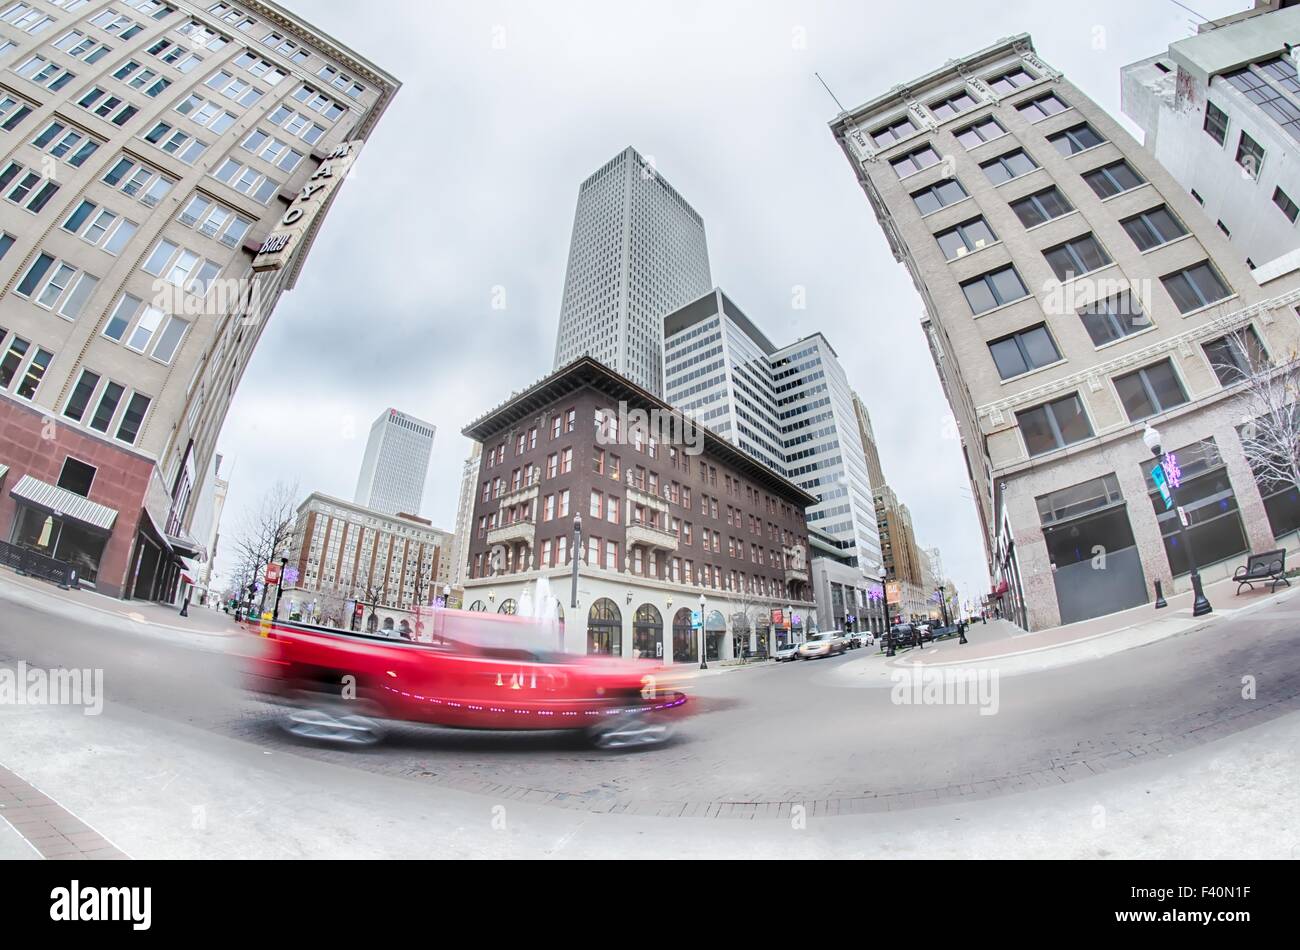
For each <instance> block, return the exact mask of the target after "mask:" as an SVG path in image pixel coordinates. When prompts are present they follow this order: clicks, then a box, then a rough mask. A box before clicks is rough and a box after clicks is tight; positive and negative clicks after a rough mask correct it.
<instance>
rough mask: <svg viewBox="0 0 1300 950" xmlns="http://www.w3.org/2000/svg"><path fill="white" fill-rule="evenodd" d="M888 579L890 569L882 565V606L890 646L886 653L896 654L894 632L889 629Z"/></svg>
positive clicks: (886, 636)
mask: <svg viewBox="0 0 1300 950" xmlns="http://www.w3.org/2000/svg"><path fill="white" fill-rule="evenodd" d="M888 580H889V569H888V568H886V567H883V566H882V567H881V568H880V606H881V609H883V610H884V611H885V644H886V646H888V648H889V649H888V650H887V651H886V653H885V655H886V656H894V655H895V653H894V633H893V631H892V630H890V629H889V627H890V622H889V587H888V586H887V585H886V581H888Z"/></svg>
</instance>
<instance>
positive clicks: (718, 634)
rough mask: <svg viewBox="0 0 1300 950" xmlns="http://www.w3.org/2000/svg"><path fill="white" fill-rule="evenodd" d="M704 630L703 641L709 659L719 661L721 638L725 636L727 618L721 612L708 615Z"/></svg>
mask: <svg viewBox="0 0 1300 950" xmlns="http://www.w3.org/2000/svg"><path fill="white" fill-rule="evenodd" d="M704 629H705V634H706V635H705V638H704V640H705V643H706V644H707V648H708V651H709V654H708V656H709V659H710V660H716V659H719V658H720V657H721V656H722V638H723V637H724V636H726V635H727V618H726V617H724V616H722V611H721V610H715V611H713V612H711V613H710V614H709V619H708V620H707V621H706V622H705V625H704Z"/></svg>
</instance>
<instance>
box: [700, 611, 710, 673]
mask: <svg viewBox="0 0 1300 950" xmlns="http://www.w3.org/2000/svg"><path fill="white" fill-rule="evenodd" d="M704 606H705V600H704V595H703V594H700V669H702V670H707V669H708V668H709V661H708V660H707V659H705V657H706V656H707V655H708V642H707V637H708V635H707V634H706V633H705V630H706V624H705V619H704Z"/></svg>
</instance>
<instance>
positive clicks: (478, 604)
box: [469, 600, 487, 614]
mask: <svg viewBox="0 0 1300 950" xmlns="http://www.w3.org/2000/svg"><path fill="white" fill-rule="evenodd" d="M469 609H470V612H471V613H477V614H483V613H487V604H485V603H483V601H481V600H476V601H474V603H472V604H470V605H469Z"/></svg>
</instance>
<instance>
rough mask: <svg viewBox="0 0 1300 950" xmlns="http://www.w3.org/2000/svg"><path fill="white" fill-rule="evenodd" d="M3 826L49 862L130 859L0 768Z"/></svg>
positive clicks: (83, 824) (59, 807) (54, 802)
mask: <svg viewBox="0 0 1300 950" xmlns="http://www.w3.org/2000/svg"><path fill="white" fill-rule="evenodd" d="M0 822H3V823H7V824H8V826H9V827H10V828H12V829H13V830H14V831H15V832H17V834H18V835H19V836H20V837H21V838H22V839H23V840H24V841H25V842H26V843H27V844H29V845H31V847H32V848H34V849H35V850H36V852H37V853H38V854H39V855H40V856H41V857H42V858H45V859H47V860H54V861H122V860H126V859H127V855H125V854H123V853H122V851H120V850H119V849H118V848H117V847H116V846H114V845H113V844H112V843H111V842H110V841H108V839H106V838H105V837H103V835H101V834H99V832H97V831H95V829H93V828H91V827H90V826H89V825H87V824H86V823H85V822H83V821H81V820H80V819H79V818H77V817H76V816H75V815H73V814H72V813H71V812H69V811H68V810H67V809H65V808H64V807H63V806H62V805H60V804H59V803H58V802H56V801H54V800H53V799H51V798H50V797H48V796H47V795H46V794H45V793H44V792H42V791H40V790H39V789H37V788H35V787H34V786H32V785H30V784H28V783H27V782H26V781H24V780H23V779H21V778H19V777H18V776H17V775H15V774H14V773H13V772H10V771H9V770H8V769H6V768H5V767H4V766H0Z"/></svg>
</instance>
